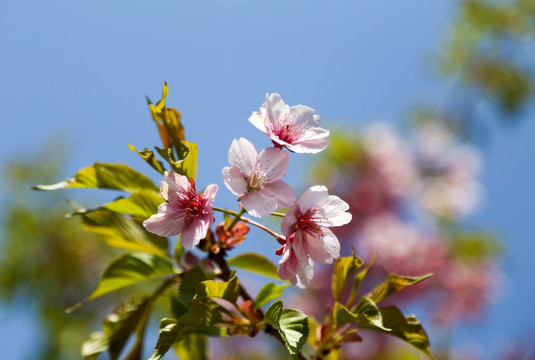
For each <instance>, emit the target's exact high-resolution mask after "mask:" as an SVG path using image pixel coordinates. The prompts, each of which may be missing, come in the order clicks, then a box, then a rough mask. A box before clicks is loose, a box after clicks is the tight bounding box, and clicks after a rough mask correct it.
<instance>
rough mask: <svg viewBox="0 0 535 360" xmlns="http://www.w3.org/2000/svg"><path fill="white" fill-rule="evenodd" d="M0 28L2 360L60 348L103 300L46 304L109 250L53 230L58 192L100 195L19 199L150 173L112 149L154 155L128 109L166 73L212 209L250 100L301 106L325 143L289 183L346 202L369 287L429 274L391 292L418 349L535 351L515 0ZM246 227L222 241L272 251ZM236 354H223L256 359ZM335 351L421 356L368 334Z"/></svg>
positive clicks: (33, 5)
mask: <svg viewBox="0 0 535 360" xmlns="http://www.w3.org/2000/svg"><path fill="white" fill-rule="evenodd" d="M0 33H1V34H3V35H2V36H1V37H0V49H1V54H2V56H0V84H1V85H0V105H1V108H2V110H3V111H2V115H1V123H2V130H1V132H0V133H1V134H2V135H1V139H2V141H1V142H0V164H1V174H2V176H1V177H0V186H1V192H0V201H1V205H2V206H1V208H0V220H1V221H2V226H1V228H0V229H1V233H0V248H1V251H0V357H1V358H10V359H73V358H79V357H80V355H79V349H80V345H81V343H82V342H83V341H85V340H86V339H87V336H88V334H89V333H90V332H91V331H95V330H98V328H99V326H100V325H99V323H100V319H101V318H102V317H103V316H104V315H105V314H106V313H107V312H109V311H111V309H113V304H114V303H116V302H117V301H118V300H117V299H120V298H121V295H122V294H121V293H120V292H119V293H118V294H112V295H110V296H107V297H105V298H103V299H99V300H98V301H95V302H93V303H91V304H89V305H88V306H86V307H84V308H83V309H82V310H79V311H77V312H75V313H73V314H69V315H67V314H65V313H64V309H65V308H67V307H69V306H71V305H73V304H74V303H76V302H78V301H79V300H81V299H83V298H84V297H85V296H87V295H88V294H89V293H90V292H91V290H92V289H93V288H94V287H95V285H96V283H97V282H98V276H99V274H100V273H101V271H102V269H103V267H104V266H105V264H106V262H107V261H109V259H110V258H111V257H112V256H113V255H114V254H116V252H114V251H112V250H109V249H107V248H106V247H105V246H104V245H103V244H102V241H101V240H99V239H98V238H97V237H96V236H95V235H93V234H90V233H84V232H81V230H80V226H79V224H78V222H77V221H76V219H65V218H64V216H63V215H64V214H65V213H67V212H69V207H68V205H67V203H66V201H65V197H68V198H71V199H74V200H75V201H77V202H79V203H81V204H83V205H85V206H87V207H91V206H97V205H99V204H100V203H102V202H104V201H109V200H111V199H113V198H114V197H115V196H117V194H116V193H113V192H104V193H102V192H101V193H97V192H92V191H85V190H79V191H71V190H69V191H64V192H57V193H39V192H31V191H30V190H29V188H30V186H32V185H34V184H37V183H45V184H46V183H55V182H58V181H60V180H62V179H64V178H66V177H70V176H72V175H74V173H75V172H76V171H77V170H79V169H81V168H83V167H85V166H88V165H90V164H92V163H93V162H95V161H99V162H110V163H116V162H123V163H126V164H127V165H129V166H131V167H133V168H135V169H138V170H140V171H142V172H144V173H146V174H148V175H150V176H151V177H152V178H153V179H154V180H155V181H159V176H158V174H157V173H155V172H154V171H152V170H151V169H150V168H149V167H147V166H146V164H145V163H144V162H143V161H142V160H141V159H140V158H139V156H138V155H137V154H136V153H134V152H133V151H130V150H129V149H128V146H127V143H130V144H132V145H134V146H135V147H136V148H138V149H142V148H144V147H149V148H151V147H153V146H154V145H158V143H159V138H158V134H157V131H156V129H155V127H154V124H153V122H152V120H151V118H150V114H149V111H148V108H147V104H146V100H145V97H146V96H148V97H150V98H151V99H152V100H153V101H156V100H158V99H159V98H160V96H161V89H162V86H163V83H164V81H167V83H168V84H169V87H170V91H169V96H168V98H167V104H168V105H169V106H171V107H175V108H177V109H178V110H179V111H180V112H181V113H182V121H183V123H184V126H185V129H186V139H187V140H189V141H192V142H196V143H198V145H199V158H198V161H199V170H198V174H197V184H198V185H199V187H201V188H202V187H204V186H206V185H208V184H210V183H217V184H218V185H219V187H220V191H219V193H218V197H217V199H216V205H217V206H220V207H229V208H230V207H236V206H237V204H236V202H235V201H236V200H235V198H234V197H233V196H232V194H231V193H230V192H229V191H227V189H226V188H225V186H224V184H223V182H222V180H221V169H222V168H223V167H224V166H227V152H228V148H229V146H230V143H231V142H232V140H233V139H234V138H239V137H245V138H247V139H249V140H251V141H252V142H253V143H254V144H256V146H257V147H258V148H259V149H260V148H263V147H267V146H270V144H269V141H268V140H267V138H266V137H265V136H264V135H263V134H261V133H260V132H258V131H257V130H256V129H255V128H254V127H253V126H252V125H251V124H250V123H249V122H248V121H247V119H248V117H249V116H250V114H251V112H252V111H257V110H258V108H259V107H260V106H261V104H262V102H263V101H264V97H265V94H266V93H271V92H277V93H279V94H281V96H282V98H283V99H284V100H285V102H286V103H287V104H289V105H296V104H305V105H308V106H310V107H313V108H314V109H315V110H316V113H317V114H319V115H320V116H321V118H322V123H323V127H325V128H327V129H329V130H331V131H332V135H331V138H330V140H331V145H330V146H329V148H328V150H326V151H325V152H324V153H322V154H321V156H312V155H303V154H292V156H291V159H290V162H291V168H290V170H289V173H288V182H289V183H290V184H291V185H292V186H293V187H294V188H295V189H296V192H297V193H298V194H300V193H301V192H302V191H303V190H305V189H306V188H307V187H308V186H310V185H311V184H325V185H327V186H328V187H329V190H330V193H332V194H336V195H339V196H341V197H343V198H344V199H345V200H346V201H348V202H349V203H350V206H351V211H352V212H353V217H354V221H353V222H352V224H351V226H348V227H345V228H343V229H341V231H340V232H339V233H338V235H339V237H340V239H341V241H342V244H343V247H344V249H345V254H344V255H349V253H350V249H351V247H354V248H355V249H356V252H357V255H359V256H361V257H363V258H364V259H366V260H369V259H370V258H371V256H372V255H373V253H375V252H377V253H378V257H377V260H376V264H377V267H376V270H375V274H376V275H375V276H378V277H379V276H382V275H384V273H386V272H388V271H392V272H398V273H403V274H406V275H420V274H423V273H427V272H433V273H435V276H434V277H433V278H431V279H430V280H428V281H426V282H424V283H422V284H421V285H418V286H417V287H414V288H412V289H408V290H406V291H405V293H401V294H400V297H398V298H396V299H395V301H396V302H397V303H399V304H400V306H401V308H402V309H403V310H404V312H405V313H415V314H416V315H417V316H418V317H419V318H420V319H421V320H422V323H423V324H424V326H425V328H426V329H427V330H428V332H429V335H430V339H431V345H432V349H433V351H434V352H435V353H436V355H437V358H439V359H533V358H535V349H534V346H533V340H532V339H533V336H534V335H535V325H534V320H535V310H533V304H534V303H535V291H533V289H532V287H533V276H534V275H535V268H534V266H533V261H532V256H533V253H534V251H535V242H534V238H533V235H534V234H535V221H533V214H535V205H534V204H535V193H534V191H533V185H532V184H533V183H535V171H534V170H533V169H532V166H531V161H530V160H531V156H532V154H534V153H535V142H534V141H533V138H534V135H535V123H534V121H533V117H534V116H535V103H534V101H533V99H534V98H533V90H534V77H535V65H534V64H535V61H534V60H535V2H533V0H509V1H491V0H458V1H448V0H436V1H433V2H424V1H417V0H406V1H403V2H396V1H386V0H378V1H373V2H371V1H370V2H364V1H358V2H346V1H330V2H320V1H292V2H283V1H279V0H275V1H271V2H247V1H236V2H232V3H228V2H216V1H201V2H171V1H155V2H151V3H150V4H149V3H145V2H140V1H129V2H126V1H115V2H107V1H92V2H91V3H85V2H73V1H56V0H51V1H46V2H39V1H31V0H20V1H9V0H5V1H2V2H0ZM262 236H263V235H261V234H256V233H255V235H254V236H250V237H249V239H248V240H247V241H246V242H245V243H244V244H242V245H240V247H239V248H238V249H237V250H236V251H238V252H239V251H252V250H253V249H258V243H259V242H262V243H266V246H265V251H264V254H265V255H266V256H269V257H271V258H272V259H274V260H276V257H275V256H274V251H275V249H276V247H277V246H276V245H275V244H271V243H270V242H269V241H267V240H266V241H263V240H264V238H262ZM316 272H317V274H316V276H317V277H318V279H321V277H322V276H328V273H327V272H326V271H322V270H321V269H319V268H318V269H317V271H316ZM318 283H321V282H318ZM252 286H253V287H254V284H253V285H252ZM321 290H322V289H321V288H317V289H311V290H310V291H311V292H313V293H316V294H320V293H321V292H322V291H321ZM309 295H310V293H308V294H303V293H293V295H292V297H291V298H290V299H288V301H291V302H293V303H294V304H295V306H296V307H300V308H303V309H304V310H305V312H307V313H309V314H314V315H316V316H321V312H322V311H324V310H325V306H326V304H328V302H329V301H330V299H323V298H321V297H319V296H316V297H311V296H309ZM311 298H314V299H316V300H315V301H317V302H314V301H310V299H311ZM152 331H153V335H150V336H149V339H151V340H152V341H155V338H156V329H154V328H153V329H152ZM242 340H244V341H248V340H249V338H244V339H242ZM152 344H153V342H152V343H150V344H148V346H147V348H148V349H147V351H148V352H149V353H150V350H151V349H150V347H151V346H152ZM255 344H256V345H251V346H250V348H248V347H243V348H242V350H243V351H244V353H237V354H236V353H232V351H233V350H232V349H231V348H230V347H229V346H228V345H227V347H226V348H227V351H228V353H227V355H225V357H223V358H235V359H240V358H263V357H262V356H264V357H266V358H270V357H269V353H268V354H267V355H266V354H264V355H262V354H258V353H255V351H256V350H255V349H254V347H255V346H257V347H258V348H260V347H261V346H262V343H261V342H258V341H257V342H255ZM245 351H249V352H250V353H249V354H247V353H245ZM253 353H254V355H251V354H253ZM344 356H345V357H346V358H348V359H389V358H391V359H400V358H403V359H405V358H406V359H416V358H419V355H417V354H415V353H414V352H413V351H412V350H411V349H408V346H406V345H405V344H402V343H401V342H397V341H395V340H393V341H390V340H385V339H383V338H381V337H374V336H367V337H365V338H364V342H362V343H357V344H356V345H354V346H352V347H351V348H349V349H348V350H347V351H346V352H345V353H344ZM170 358H172V357H170Z"/></svg>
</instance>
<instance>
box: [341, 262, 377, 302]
mask: <svg viewBox="0 0 535 360" xmlns="http://www.w3.org/2000/svg"><path fill="white" fill-rule="evenodd" d="M376 256H377V254H374V255H373V257H372V258H371V260H370V261H369V262H368V264H366V266H365V267H364V269H362V270H361V271H359V273H358V274H357V275H355V280H354V281H353V287H352V289H351V295H350V296H349V300H348V301H347V304H348V306H350V305H351V304H353V303H354V302H355V300H356V299H357V295H358V290H359V287H360V284H361V283H362V280H364V277H365V276H366V274H367V273H368V270H369V269H370V267H371V266H372V264H373V262H374V261H375V257H376Z"/></svg>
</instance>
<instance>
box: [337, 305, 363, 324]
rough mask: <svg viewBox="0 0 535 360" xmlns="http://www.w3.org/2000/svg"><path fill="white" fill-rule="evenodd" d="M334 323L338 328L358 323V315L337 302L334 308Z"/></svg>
mask: <svg viewBox="0 0 535 360" xmlns="http://www.w3.org/2000/svg"><path fill="white" fill-rule="evenodd" d="M333 315H334V322H335V324H336V325H337V326H342V325H344V324H351V323H354V322H357V315H355V314H353V313H352V312H351V311H349V310H348V309H347V308H346V307H345V306H344V305H342V304H341V303H339V302H338V301H336V302H335V303H334V306H333Z"/></svg>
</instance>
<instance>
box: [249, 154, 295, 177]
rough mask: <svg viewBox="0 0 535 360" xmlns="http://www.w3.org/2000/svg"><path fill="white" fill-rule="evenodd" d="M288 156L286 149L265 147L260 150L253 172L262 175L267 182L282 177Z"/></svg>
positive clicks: (286, 166) (286, 167) (285, 169)
mask: <svg viewBox="0 0 535 360" xmlns="http://www.w3.org/2000/svg"><path fill="white" fill-rule="evenodd" d="M289 160H290V157H289V155H288V153H287V152H286V151H282V150H281V149H277V148H273V147H271V148H267V149H264V150H262V151H261V152H260V155H259V156H258V163H257V165H256V168H255V172H256V173H257V174H258V175H260V176H263V177H264V178H265V181H266V182H267V183H270V182H273V181H276V180H279V179H282V178H283V177H284V175H286V172H287V171H288V162H289Z"/></svg>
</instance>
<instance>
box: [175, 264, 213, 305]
mask: <svg viewBox="0 0 535 360" xmlns="http://www.w3.org/2000/svg"><path fill="white" fill-rule="evenodd" d="M205 280H208V279H207V278H206V275H205V274H204V272H203V271H202V270H201V268H200V267H199V266H194V267H192V268H191V269H189V270H188V272H186V273H185V274H184V276H182V281H180V285H178V291H179V294H180V295H179V297H178V300H179V302H180V303H182V304H184V305H187V304H188V303H189V302H190V301H191V300H193V298H194V297H195V295H196V294H197V286H198V285H199V284H200V283H202V282H203V281H205Z"/></svg>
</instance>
